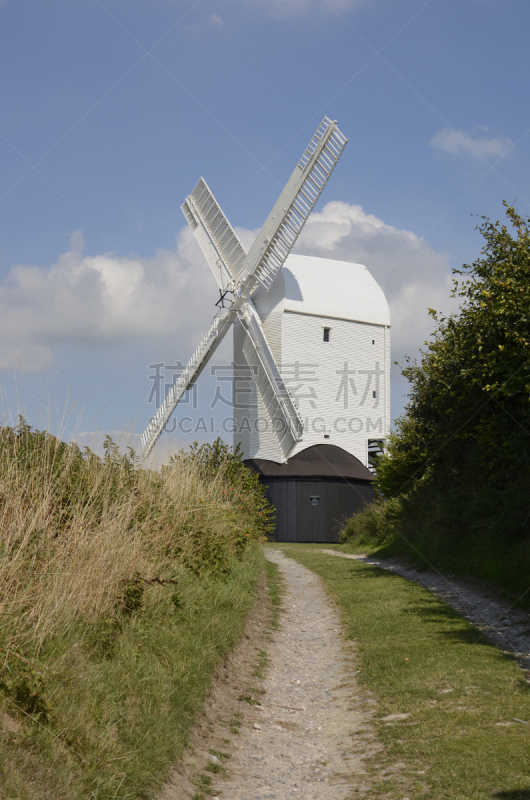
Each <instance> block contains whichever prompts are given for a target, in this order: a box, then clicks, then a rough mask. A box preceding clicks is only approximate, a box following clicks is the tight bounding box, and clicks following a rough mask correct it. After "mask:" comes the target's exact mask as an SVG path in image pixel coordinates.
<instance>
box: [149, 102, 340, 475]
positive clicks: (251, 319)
mask: <svg viewBox="0 0 530 800" xmlns="http://www.w3.org/2000/svg"><path fill="white" fill-rule="evenodd" d="M346 143H347V139H345V138H344V136H343V135H342V133H341V132H340V130H339V129H338V127H337V123H336V122H332V121H331V120H330V119H328V117H324V119H323V120H322V123H321V124H320V125H319V127H318V129H317V131H316V133H315V135H314V136H313V138H312V139H311V141H310V142H309V144H308V146H307V148H306V150H305V151H304V154H303V155H302V158H301V159H300V161H299V162H298V164H297V165H296V167H295V170H294V172H293V174H292V175H291V177H290V179H289V181H288V182H287V184H286V186H285V188H284V189H283V191H282V193H281V194H280V196H279V198H278V200H277V201H276V204H275V206H274V208H273V209H272V211H271V213H270V214H269V216H268V218H267V220H266V222H265V224H264V225H263V227H262V229H261V230H260V232H259V234H258V235H257V237H256V239H255V241H254V243H253V245H252V246H251V248H250V250H249V251H248V253H246V252H245V250H244V248H243V246H242V244H241V242H240V241H239V239H238V237H237V235H236V233H235V232H234V230H233V228H232V227H231V226H230V223H229V222H228V220H227V219H226V217H225V215H224V214H223V212H222V211H221V208H220V207H219V205H218V203H217V202H216V200H215V198H214V196H213V194H212V193H211V191H210V189H209V188H208V186H207V184H206V182H205V181H204V180H203V178H201V179H200V180H199V182H198V183H197V185H196V186H195V188H194V190H193V191H192V193H191V194H190V195H189V196H188V197H187V198H186V201H185V202H184V204H183V206H182V211H183V212H184V216H185V217H186V220H187V221H188V224H189V226H190V228H191V229H192V231H193V233H194V235H195V237H196V239H197V241H198V243H199V245H200V247H201V250H202V251H203V253H204V255H205V257H206V259H207V261H208V264H209V265H210V268H211V270H212V272H213V274H214V276H215V279H216V280H217V283H218V286H219V291H220V299H219V301H218V303H217V305H219V310H218V312H217V313H216V315H215V317H214V319H213V321H212V324H211V325H210V328H209V329H208V332H207V333H206V335H205V337H204V338H203V339H202V341H201V342H200V344H199V345H198V347H197V349H196V350H195V352H194V353H193V355H192V357H191V359H190V361H189V362H188V364H187V365H186V367H185V368H184V370H183V372H182V373H181V374H180V376H179V377H178V379H177V380H176V381H175V383H174V384H173V386H172V388H171V390H170V392H169V394H168V395H167V397H166V399H165V400H164V402H163V404H162V405H161V407H160V408H159V409H158V411H157V412H156V414H155V415H154V417H153V418H152V420H151V421H150V422H149V425H148V426H147V428H146V430H145V432H144V434H143V435H142V456H143V458H144V460H145V459H146V458H147V457H148V456H149V454H150V452H151V450H152V449H153V447H154V446H155V444H156V441H157V439H158V437H159V436H160V435H161V433H162V431H163V430H164V426H165V425H166V423H167V422H168V420H169V418H170V417H171V414H172V413H173V411H174V410H175V408H176V406H177V404H178V402H179V401H180V399H181V398H182V396H183V395H184V393H185V392H186V391H187V390H188V389H190V388H191V387H192V386H193V384H194V383H195V382H196V381H197V379H198V377H199V375H200V374H201V372H202V371H203V370H204V368H205V366H206V364H207V363H208V362H209V360H210V359H211V357H212V355H213V354H214V352H215V351H216V349H217V348H218V347H219V345H220V343H221V342H222V340H223V338H224V337H225V336H226V334H227V333H228V331H229V330H230V328H231V326H232V325H233V324H237V325H238V326H240V328H241V329H242V330H243V331H244V341H243V345H242V349H243V353H244V356H245V358H246V359H247V361H248V363H249V364H252V367H253V376H254V381H255V385H256V388H257V390H258V393H259V396H260V400H261V402H262V404H263V407H264V409H265V412H266V415H267V417H268V419H269V420H270V421H271V423H274V424H273V425H272V430H273V431H274V436H275V438H276V443H277V446H278V449H279V453H280V454H281V460H282V461H286V460H287V459H288V458H289V455H290V453H291V452H292V451H293V449H294V448H295V447H296V445H297V443H299V442H300V441H301V439H302V436H303V423H302V419H301V417H300V415H299V413H298V410H297V408H296V406H295V404H294V402H293V400H292V398H291V395H290V393H289V391H288V390H287V388H286V386H285V382H284V380H283V378H282V374H281V372H280V368H279V367H278V364H277V362H276V359H275V358H274V355H273V352H272V349H271V346H270V344H269V342H268V340H267V337H266V335H265V333H264V330H263V326H262V324H261V321H260V317H259V315H258V313H257V312H256V308H255V306H254V304H253V302H252V295H253V294H254V293H255V292H256V290H258V289H260V291H265V292H268V291H269V289H270V288H271V286H272V284H273V282H274V280H275V278H276V276H277V275H278V273H279V271H280V270H281V268H282V266H283V264H284V263H285V261H286V259H287V256H288V255H289V253H290V251H291V249H292V247H293V245H294V243H295V242H296V240H297V238H298V236H299V234H300V232H301V230H302V228H303V226H304V224H305V222H306V221H307V219H308V217H309V215H310V213H311V211H312V210H313V208H314V206H315V203H316V202H317V200H318V198H319V197H320V194H321V192H322V190H323V189H324V186H325V185H326V183H327V181H328V179H329V177H330V175H331V173H332V172H333V169H334V168H335V165H336V164H337V161H338V160H339V158H340V156H341V154H342V152H343V150H344V148H345V146H346Z"/></svg>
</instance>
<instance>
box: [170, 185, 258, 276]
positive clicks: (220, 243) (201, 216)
mask: <svg viewBox="0 0 530 800" xmlns="http://www.w3.org/2000/svg"><path fill="white" fill-rule="evenodd" d="M182 211H183V213H184V216H185V217H186V219H187V221H188V225H189V226H190V228H191V229H192V231H193V233H194V234H195V238H196V239H197V241H198V242H199V245H200V248H201V250H202V252H203V253H204V255H205V256H206V259H207V261H208V264H209V265H210V268H211V270H212V272H213V274H214V276H215V279H216V281H217V283H218V284H219V288H220V289H224V288H225V287H226V286H227V284H230V283H232V282H233V281H234V280H237V279H238V278H239V275H240V273H241V269H242V266H243V262H244V260H245V257H246V255H247V254H246V253H245V251H244V249H243V245H242V244H241V242H240V241H239V239H238V237H237V234H236V233H235V231H234V230H233V228H232V226H231V225H230V223H229V222H228V220H227V218H226V217H225V215H224V214H223V212H222V211H221V208H220V206H219V204H218V203H217V201H216V199H215V197H214V196H213V194H212V193H211V191H210V189H209V188H208V186H207V184H206V181H205V180H204V178H201V179H200V180H199V182H198V183H197V185H196V187H195V189H194V190H193V192H192V193H191V194H190V195H189V196H188V197H187V198H186V201H185V202H184V203H183V204H182Z"/></svg>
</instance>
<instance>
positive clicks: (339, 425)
mask: <svg viewBox="0 0 530 800" xmlns="http://www.w3.org/2000/svg"><path fill="white" fill-rule="evenodd" d="M253 300H254V303H255V306H256V309H257V311H258V314H259V315H260V318H261V320H262V324H263V328H264V331H265V334H266V336H267V340H268V341H269V344H270V346H271V349H272V351H273V353H274V356H275V358H276V360H277V362H278V366H279V368H280V371H281V374H282V377H283V379H284V381H285V384H286V386H287V388H288V389H289V391H290V392H291V395H292V397H293V399H294V401H295V404H296V406H297V408H298V411H299V413H300V416H301V418H302V421H303V423H304V434H303V439H302V441H300V442H299V443H298V444H297V445H296V447H295V449H294V450H293V452H292V453H291V456H292V455H295V454H296V453H297V452H300V450H303V449H305V448H306V447H310V446H311V445H314V444H326V443H327V444H335V445H338V446H339V447H342V448H343V449H344V450H346V451H348V452H349V453H352V455H354V456H356V457H357V458H358V459H359V460H360V461H361V462H362V463H364V464H368V454H367V446H368V440H369V439H383V438H386V437H387V435H388V431H389V428H390V318H389V312H388V305H387V303H386V299H385V296H384V294H383V292H382V290H381V288H380V287H379V285H378V284H377V283H376V281H375V280H374V278H373V277H372V275H371V274H370V272H369V271H368V270H367V269H366V267H364V266H362V265H360V264H350V263H348V262H344V261H332V260H330V259H321V258H313V257H309V256H293V255H291V256H289V258H288V259H287V262H286V265H285V266H284V267H283V269H282V270H281V271H280V273H279V275H278V277H277V278H276V280H275V281H274V283H273V285H272V286H271V288H270V290H269V292H264V291H263V290H260V291H259V292H258V293H257V294H256V295H255V296H254V298H253ZM324 328H329V329H330V333H329V342H325V341H324V340H323V339H324V337H323V331H324ZM244 336H245V333H244V331H243V329H242V328H241V326H240V325H236V327H235V330H234V361H235V364H236V369H235V397H234V400H235V408H234V418H235V432H234V443H238V442H240V443H241V446H242V449H243V452H244V455H245V457H246V458H265V459H269V460H271V461H276V462H280V463H281V462H282V461H283V457H282V453H281V451H280V448H279V446H278V442H277V439H276V436H275V435H274V432H273V431H272V428H271V421H270V420H269V419H268V418H267V415H266V412H265V409H264V406H263V403H262V402H261V398H260V396H259V392H257V390H256V388H255V385H254V382H253V381H252V380H251V366H252V365H250V367H249V365H248V364H247V362H246V360H245V357H244V355H243V350H242V346H243V341H244ZM374 392H375V396H374Z"/></svg>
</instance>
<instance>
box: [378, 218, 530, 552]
mask: <svg viewBox="0 0 530 800" xmlns="http://www.w3.org/2000/svg"><path fill="white" fill-rule="evenodd" d="M505 205H506V204H505ZM506 215H507V219H508V223H509V225H511V228H512V230H510V229H509V225H507V224H501V223H500V222H491V221H490V220H489V219H488V218H487V217H483V218H482V223H481V224H480V225H479V226H478V229H479V230H480V232H481V234H482V236H483V238H484V246H483V249H482V252H481V254H480V257H479V258H478V259H477V260H476V261H474V262H473V263H472V264H465V265H464V266H463V267H462V268H461V269H460V270H455V271H454V272H455V274H456V276H457V277H456V278H455V279H454V288H453V296H455V297H458V298H460V299H461V301H462V305H461V307H460V310H459V312H458V313H456V314H453V315H451V316H449V317H444V316H441V315H438V314H437V313H436V312H435V311H432V310H431V311H430V313H431V315H432V316H433V318H434V320H435V321H436V329H435V332H434V334H433V337H432V340H431V341H430V342H429V343H428V345H427V349H426V350H425V351H422V355H421V359H420V361H419V363H412V362H408V364H407V366H406V367H405V368H404V370H403V374H404V375H405V376H406V377H407V378H408V380H409V382H410V395H409V396H410V400H409V403H408V405H407V408H406V412H405V414H404V416H403V417H402V418H401V419H400V420H399V421H398V425H397V430H396V433H395V435H394V436H393V437H392V439H391V442H390V448H389V451H390V455H389V456H387V457H385V458H383V459H382V461H381V463H380V465H379V470H378V482H379V488H380V490H381V491H382V493H383V494H384V495H385V496H391V495H394V494H400V493H401V494H404V495H407V496H409V497H411V496H412V495H413V494H414V491H418V490H419V489H418V487H419V486H420V485H424V484H428V485H429V487H430V488H429V492H430V493H431V496H432V495H433V492H438V493H441V495H442V496H443V498H444V499H445V500H448V498H449V496H450V497H451V502H450V503H449V505H451V508H452V511H451V514H452V515H453V518H456V517H457V518H458V521H459V523H462V524H463V525H464V528H465V529H466V530H467V531H469V530H471V529H472V528H473V529H475V530H476V529H477V528H479V529H482V530H483V531H490V532H491V531H493V530H495V531H497V533H499V532H501V533H502V535H503V536H508V537H509V536H517V535H521V534H522V533H525V532H526V530H527V524H526V523H524V522H523V520H525V519H527V518H528V517H529V512H530V503H529V499H528V492H527V489H526V488H525V487H527V485H528V477H529V475H530V227H529V220H528V219H524V218H523V217H521V216H520V214H518V213H517V211H516V210H515V209H514V208H513V207H509V206H507V205H506ZM425 491H426V490H425V489H423V490H422V496H423V497H424V498H425ZM514 504H515V506H514ZM451 514H449V516H450V517H451ZM453 521H454V519H453Z"/></svg>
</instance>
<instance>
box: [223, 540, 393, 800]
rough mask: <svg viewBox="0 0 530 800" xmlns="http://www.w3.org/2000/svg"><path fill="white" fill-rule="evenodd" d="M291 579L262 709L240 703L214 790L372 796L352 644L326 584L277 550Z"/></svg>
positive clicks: (283, 798) (313, 799) (366, 709)
mask: <svg viewBox="0 0 530 800" xmlns="http://www.w3.org/2000/svg"><path fill="white" fill-rule="evenodd" d="M266 555H267V558H268V559H269V560H270V561H273V562H274V563H276V564H278V566H279V567H280V570H281V572H282V574H283V577H284V579H285V581H286V594H285V597H284V610H283V613H282V615H281V628H280V630H278V631H277V632H276V633H275V634H274V635H273V637H272V641H271V642H270V644H269V645H268V647H267V653H268V658H269V664H268V666H267V669H266V677H265V678H263V679H262V680H258V679H257V678H256V679H254V680H255V685H257V686H258V687H259V688H260V690H261V691H262V692H263V694H262V695H261V697H262V699H261V705H260V706H252V705H248V704H246V703H241V704H240V706H241V709H240V710H241V711H242V712H243V715H244V718H243V720H242V723H243V724H242V728H241V734H240V736H238V737H237V742H236V743H235V744H234V749H233V751H232V758H231V760H230V762H229V765H228V766H229V772H228V775H227V777H226V778H225V779H222V780H220V781H219V782H218V784H217V785H218V786H219V790H220V792H221V791H222V796H223V797H225V798H230V800H287V798H293V797H301V798H304V800H346V798H349V797H351V796H352V793H353V792H355V796H357V797H358V796H362V795H363V794H365V793H366V792H369V789H370V787H369V786H368V778H367V776H366V774H365V772H364V769H363V759H365V758H366V757H368V756H370V755H372V754H373V753H375V752H377V751H378V750H379V749H380V748H379V745H378V744H377V743H376V742H375V739H374V736H373V733H372V730H371V727H370V724H369V720H370V709H371V706H370V703H371V702H372V703H373V701H370V700H369V699H368V700H367V699H366V697H365V698H364V699H363V698H361V695H360V692H359V689H358V687H357V685H356V681H355V663H354V660H353V658H354V657H353V645H352V644H347V643H346V642H345V641H344V640H343V637H342V635H341V621H340V616H339V612H338V611H337V609H336V608H335V607H334V606H333V604H332V602H331V601H330V599H329V597H328V596H327V594H326V592H325V591H324V589H323V587H322V584H321V582H320V579H319V578H318V576H316V575H315V574H314V573H312V572H310V571H309V570H307V569H306V568H305V567H303V566H302V565H301V564H298V563H297V562H295V561H293V560H292V559H290V558H286V557H285V556H284V555H283V553H281V552H280V551H277V550H270V549H268V550H267V552H266Z"/></svg>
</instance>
